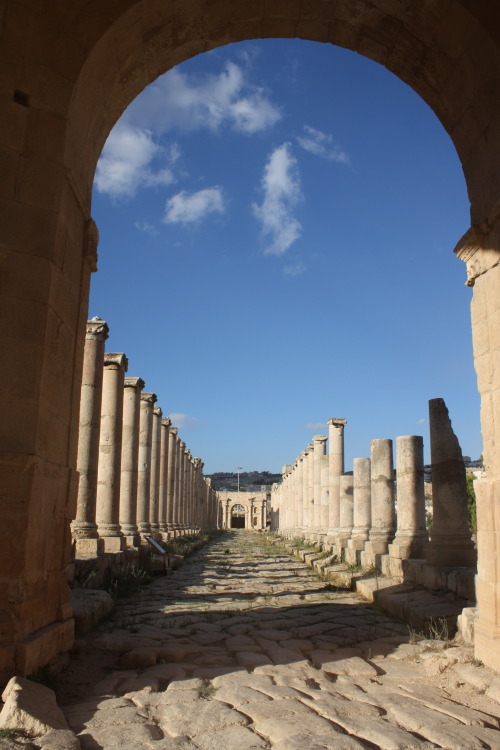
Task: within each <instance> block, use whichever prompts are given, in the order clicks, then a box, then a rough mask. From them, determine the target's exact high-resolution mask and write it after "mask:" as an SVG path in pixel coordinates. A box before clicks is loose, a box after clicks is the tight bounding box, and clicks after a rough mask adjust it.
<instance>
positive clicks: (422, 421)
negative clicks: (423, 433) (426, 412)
mask: <svg viewBox="0 0 500 750" xmlns="http://www.w3.org/2000/svg"><path fill="white" fill-rule="evenodd" d="M426 422H427V420H426V419H419V420H417V424H425V423H426Z"/></svg>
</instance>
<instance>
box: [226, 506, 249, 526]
mask: <svg viewBox="0 0 500 750" xmlns="http://www.w3.org/2000/svg"><path fill="white" fill-rule="evenodd" d="M229 516H230V518H231V528H232V529H244V528H245V525H246V524H245V516H246V513H245V508H244V507H243V505H242V504H241V503H240V502H235V503H232V504H231V505H230V506H229Z"/></svg>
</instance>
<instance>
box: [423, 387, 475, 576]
mask: <svg viewBox="0 0 500 750" xmlns="http://www.w3.org/2000/svg"><path fill="white" fill-rule="evenodd" d="M429 427H430V436H431V464H432V529H431V534H430V542H429V547H428V551H427V554H426V558H427V560H428V562H430V563H432V564H433V565H445V566H447V565H468V566H475V565H476V551H475V549H474V545H473V543H472V539H471V533H470V530H469V520H468V511H467V488H466V482H465V466H464V461H463V457H462V451H461V449H460V445H459V443H458V440H457V437H456V435H455V433H454V432H453V429H452V426H451V421H450V418H449V415H448V409H447V408H446V404H445V402H444V401H443V399H442V398H434V399H431V400H430V401H429Z"/></svg>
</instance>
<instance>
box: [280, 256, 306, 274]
mask: <svg viewBox="0 0 500 750" xmlns="http://www.w3.org/2000/svg"><path fill="white" fill-rule="evenodd" d="M305 270H306V266H305V264H304V263H302V261H301V260H299V261H297V263H290V265H288V266H285V267H284V269H283V273H284V274H285V276H299V275H300V274H301V273H304V271H305Z"/></svg>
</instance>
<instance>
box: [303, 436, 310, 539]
mask: <svg viewBox="0 0 500 750" xmlns="http://www.w3.org/2000/svg"><path fill="white" fill-rule="evenodd" d="M302 457H303V461H302V467H303V468H302V526H303V527H304V531H307V530H308V528H309V502H308V501H309V459H310V453H309V450H308V449H307V448H306V449H305V450H303V451H302Z"/></svg>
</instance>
